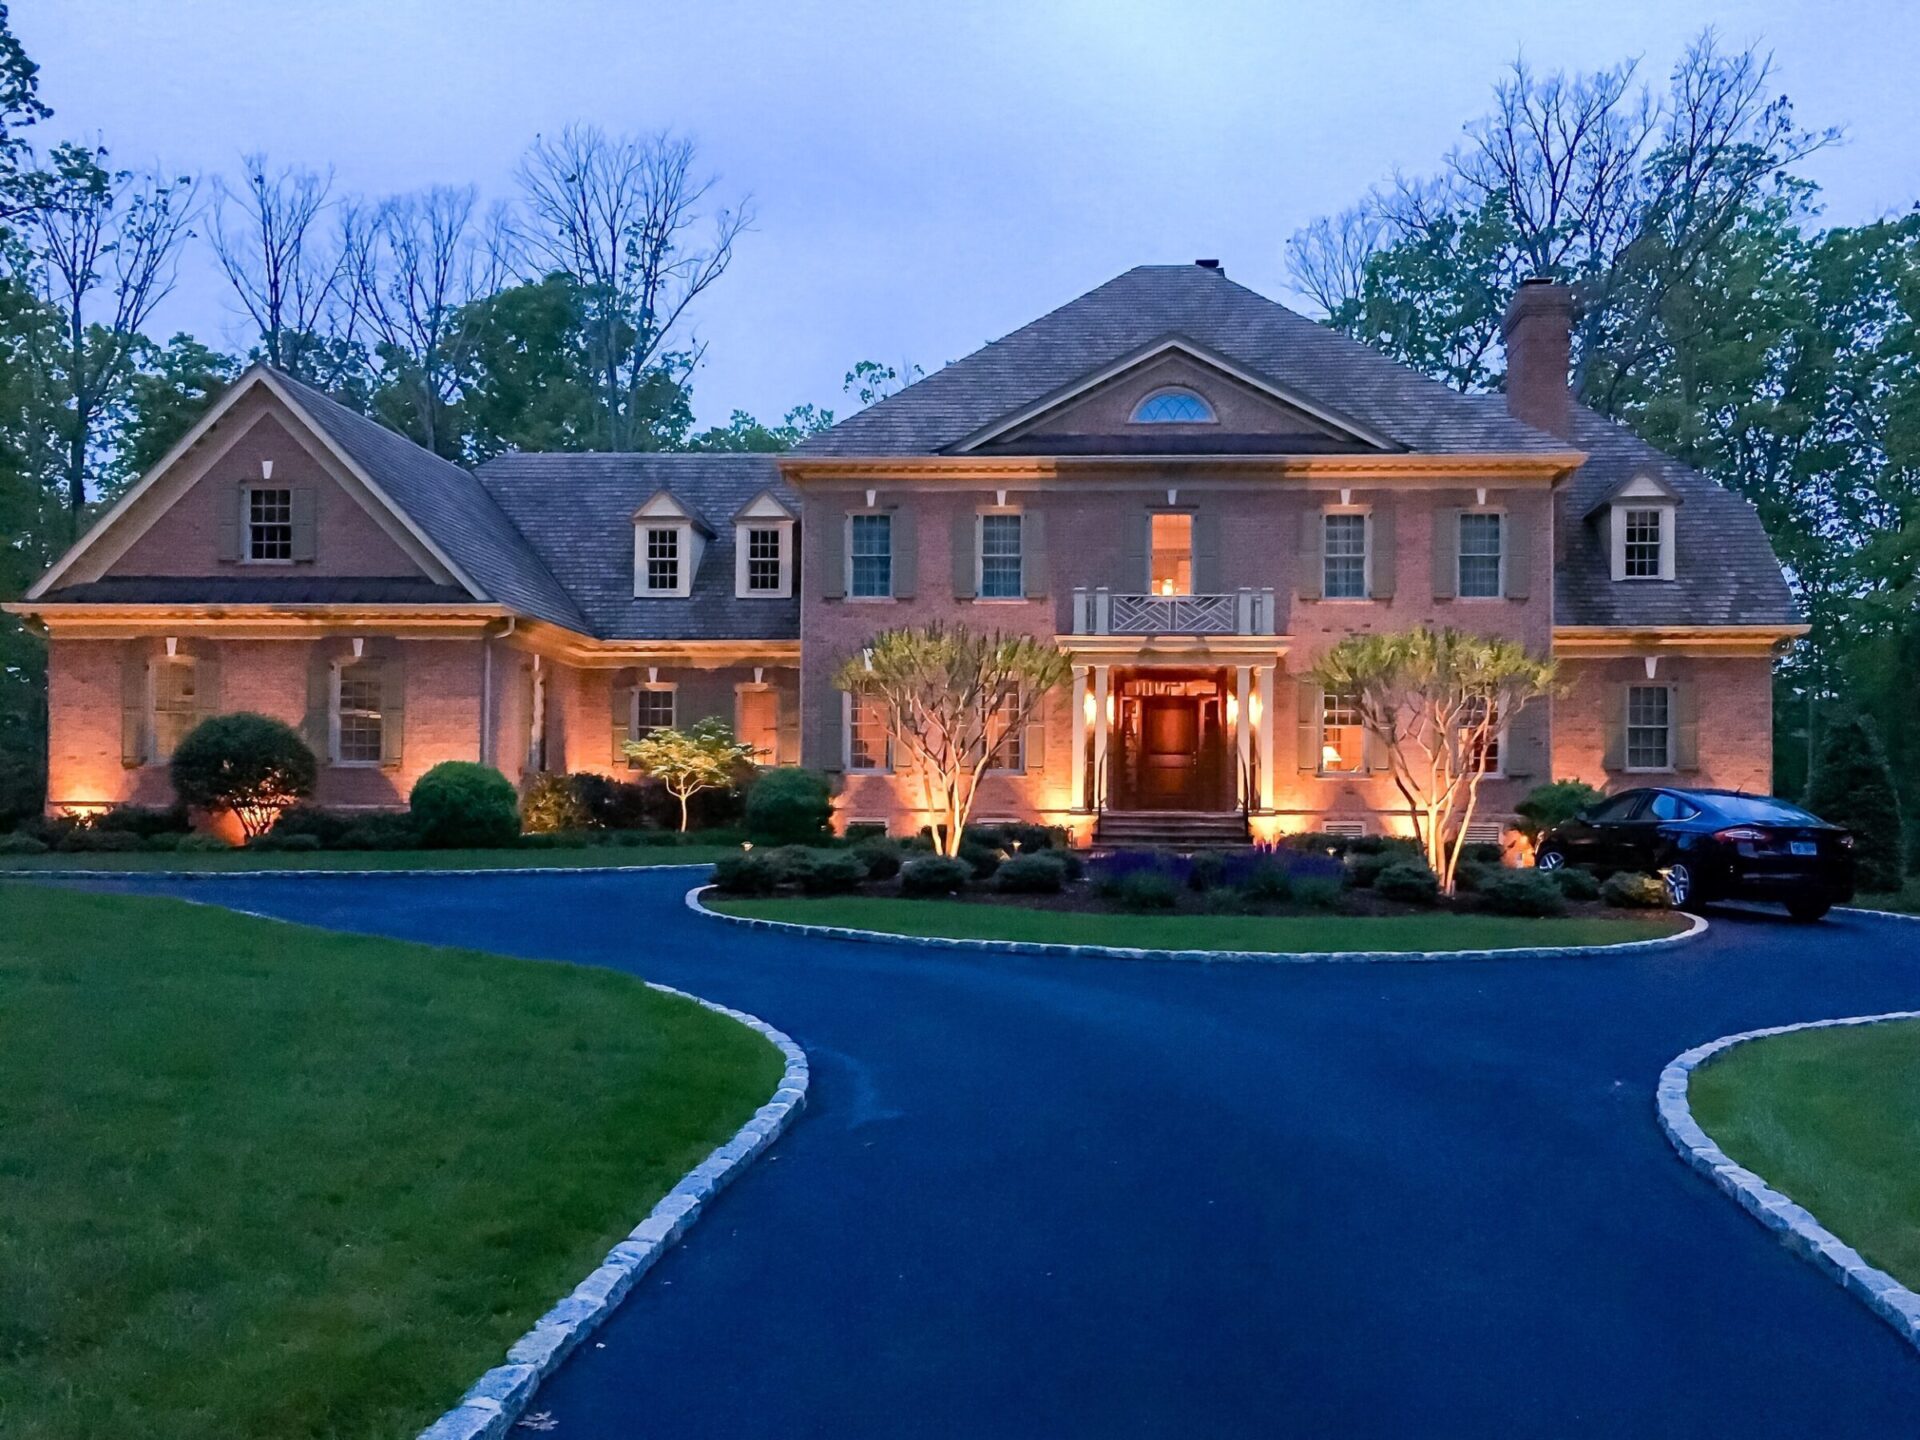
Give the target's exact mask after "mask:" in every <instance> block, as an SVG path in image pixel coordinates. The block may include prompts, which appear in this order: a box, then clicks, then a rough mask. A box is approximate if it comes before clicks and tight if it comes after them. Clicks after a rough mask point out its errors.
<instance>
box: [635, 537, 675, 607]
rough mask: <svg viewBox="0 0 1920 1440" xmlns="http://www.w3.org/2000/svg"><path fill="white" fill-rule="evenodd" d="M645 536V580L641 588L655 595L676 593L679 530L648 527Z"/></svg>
mask: <svg viewBox="0 0 1920 1440" xmlns="http://www.w3.org/2000/svg"><path fill="white" fill-rule="evenodd" d="M646 536H647V579H646V585H645V586H644V587H643V588H645V589H647V590H649V591H652V592H653V593H655V594H659V593H660V592H662V591H666V592H671V593H677V592H678V591H679V589H680V528H679V527H678V526H669V525H649V526H647V527H646Z"/></svg>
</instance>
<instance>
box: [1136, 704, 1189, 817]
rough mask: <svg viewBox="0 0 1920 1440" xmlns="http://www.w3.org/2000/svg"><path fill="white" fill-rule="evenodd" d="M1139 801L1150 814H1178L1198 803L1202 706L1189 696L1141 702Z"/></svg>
mask: <svg viewBox="0 0 1920 1440" xmlns="http://www.w3.org/2000/svg"><path fill="white" fill-rule="evenodd" d="M1141 704H1142V706H1143V707H1144V708H1143V712H1142V714H1141V717H1140V739H1141V747H1140V748H1141V756H1140V759H1141V767H1140V790H1141V795H1140V800H1141V805H1142V808H1144V809H1148V810H1178V809H1183V808H1186V807H1188V806H1191V805H1193V804H1195V803H1196V802H1197V800H1198V794H1197V791H1198V788H1199V787H1198V784H1197V781H1198V779H1199V773H1200V702H1199V701H1198V700H1196V699H1194V698H1193V697H1192V696H1189V695H1179V696H1158V695H1156V696H1149V697H1147V698H1146V699H1144V700H1143V701H1141Z"/></svg>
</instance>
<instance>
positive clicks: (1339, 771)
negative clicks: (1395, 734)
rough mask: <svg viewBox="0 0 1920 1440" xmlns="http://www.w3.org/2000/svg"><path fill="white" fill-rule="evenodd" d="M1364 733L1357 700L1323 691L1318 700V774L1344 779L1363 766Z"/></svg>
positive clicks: (1335, 691)
mask: <svg viewBox="0 0 1920 1440" xmlns="http://www.w3.org/2000/svg"><path fill="white" fill-rule="evenodd" d="M1366 753H1367V730H1366V726H1365V725H1364V724H1363V723H1362V722H1361V719H1360V701H1359V699H1358V697H1357V696H1355V695H1353V694H1351V693H1349V692H1345V691H1340V690H1326V691H1323V692H1322V693H1321V696H1320V773H1321V774H1323V775H1347V774H1352V773H1353V772H1355V771H1357V770H1359V769H1360V768H1361V766H1362V765H1363V764H1364V763H1365V762H1366Z"/></svg>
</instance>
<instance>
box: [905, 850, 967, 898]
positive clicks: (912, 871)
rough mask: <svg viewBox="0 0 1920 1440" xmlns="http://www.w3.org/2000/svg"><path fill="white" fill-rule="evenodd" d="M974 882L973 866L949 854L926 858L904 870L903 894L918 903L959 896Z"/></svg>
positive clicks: (909, 863)
mask: <svg viewBox="0 0 1920 1440" xmlns="http://www.w3.org/2000/svg"><path fill="white" fill-rule="evenodd" d="M972 879H973V867H972V866H970V865H968V864H967V862H966V861H964V860H957V859H954V858H952V857H951V856H947V855H925V856H922V857H921V858H920V859H918V860H909V861H907V863H906V864H904V865H902V866H901V867H900V893H901V894H902V895H909V896H912V897H913V898H914V899H916V900H924V899H928V898H930V897H932V896H935V895H958V894H959V893H960V892H961V891H962V890H964V889H966V888H967V882H968V881H970V880H972Z"/></svg>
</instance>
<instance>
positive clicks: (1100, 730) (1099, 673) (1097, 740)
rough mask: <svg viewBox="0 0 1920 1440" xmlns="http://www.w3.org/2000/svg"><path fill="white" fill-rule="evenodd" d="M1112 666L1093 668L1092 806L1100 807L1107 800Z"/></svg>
mask: <svg viewBox="0 0 1920 1440" xmlns="http://www.w3.org/2000/svg"><path fill="white" fill-rule="evenodd" d="M1112 668H1113V667H1112V666H1110V665H1096V666H1094V667H1093V785H1094V792H1093V799H1092V804H1093V805H1094V806H1096V807H1097V806H1099V805H1101V804H1103V803H1104V802H1105V801H1106V798H1107V790H1108V787H1107V706H1109V705H1110V704H1112V703H1113V694H1112V691H1111V690H1110V689H1109V688H1108V684H1107V677H1108V675H1109V673H1110V672H1111V670H1112Z"/></svg>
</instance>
